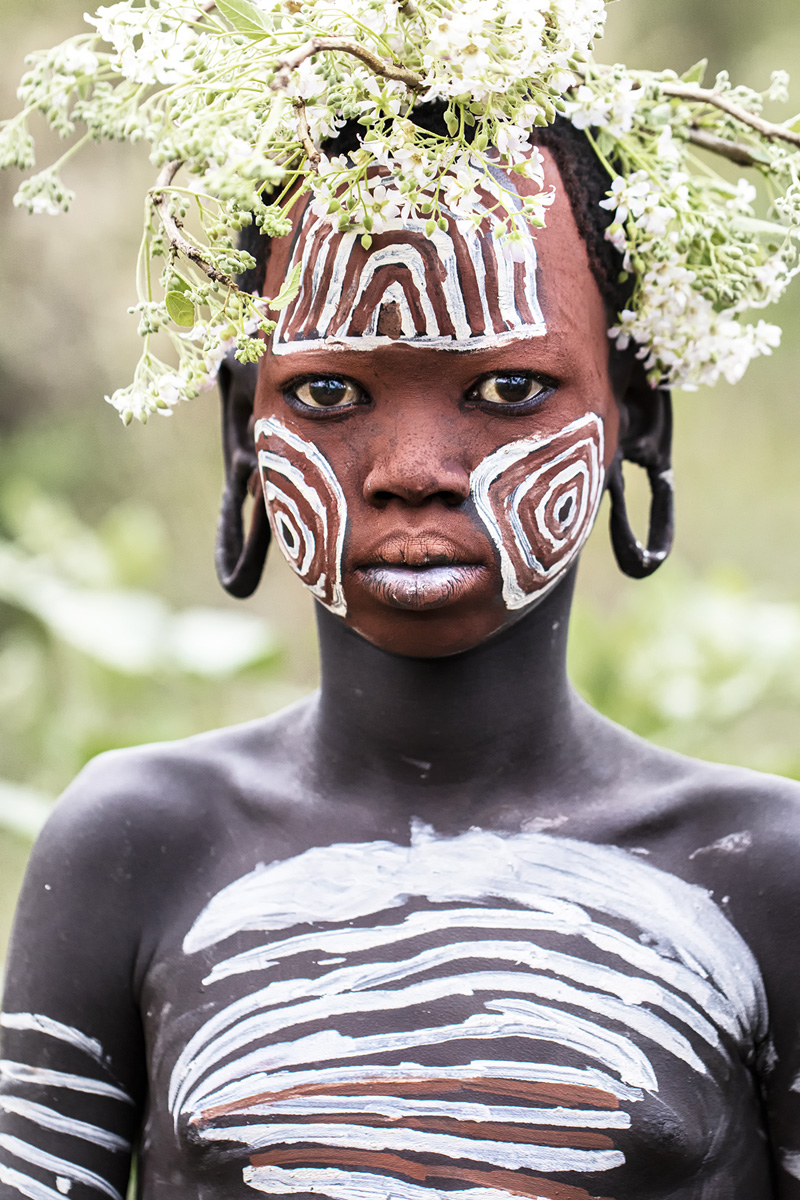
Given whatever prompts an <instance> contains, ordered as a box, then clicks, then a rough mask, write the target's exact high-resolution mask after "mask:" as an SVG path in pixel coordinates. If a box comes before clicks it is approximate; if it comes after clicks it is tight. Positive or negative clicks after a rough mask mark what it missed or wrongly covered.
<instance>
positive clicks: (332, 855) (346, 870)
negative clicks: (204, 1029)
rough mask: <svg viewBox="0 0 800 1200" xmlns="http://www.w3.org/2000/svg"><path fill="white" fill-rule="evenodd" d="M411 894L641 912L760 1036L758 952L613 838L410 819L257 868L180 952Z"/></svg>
mask: <svg viewBox="0 0 800 1200" xmlns="http://www.w3.org/2000/svg"><path fill="white" fill-rule="evenodd" d="M409 896H424V897H426V898H427V899H428V900H429V901H431V902H432V903H438V904H441V903H446V902H451V903H452V902H456V903H459V902H467V901H472V902H473V903H474V902H476V901H477V900H479V899H482V900H489V899H495V898H498V899H505V900H511V901H514V902H515V903H517V904H519V905H520V906H521V907H522V908H523V909H536V908H538V907H540V906H545V905H548V902H551V903H553V904H554V906H555V907H554V908H553V909H551V910H550V911H556V912H558V911H561V912H564V913H565V915H568V916H569V915H571V916H573V919H575V920H577V919H579V918H580V919H581V920H582V922H583V924H584V925H585V926H586V929H587V933H590V932H591V931H592V929H593V928H598V929H599V930H604V931H605V932H606V933H610V932H611V930H610V929H609V927H608V926H603V925H602V924H598V923H596V922H595V920H594V919H593V918H592V916H591V915H590V914H589V913H587V912H585V911H583V910H585V909H587V908H588V909H592V910H595V911H597V912H599V913H603V914H605V915H607V916H611V917H614V918H617V919H621V920H625V921H629V922H630V923H631V924H633V925H634V926H636V927H640V926H639V921H640V919H642V918H643V916H644V915H646V921H647V933H648V935H649V937H650V939H651V940H652V943H653V947H655V946H659V947H662V948H663V949H662V951H661V953H660V954H659V957H660V958H661V959H662V961H663V962H664V964H665V966H666V965H668V964H670V963H671V962H675V963H677V964H681V965H683V966H684V967H686V968H687V970H688V971H690V972H692V973H693V974H695V976H697V977H699V979H700V980H707V981H708V983H709V984H710V986H711V988H713V990H714V991H716V993H717V994H718V996H719V998H720V1002H722V1000H723V998H727V1001H728V1004H729V1005H730V1011H731V1012H732V1014H733V1015H734V1018H735V1021H736V1032H737V1036H742V1034H743V1033H744V1032H745V1031H747V1032H748V1033H752V1032H753V1031H755V1032H756V1033H757V1034H758V1035H759V1037H760V1038H763V1037H764V1036H765V1035H766V1029H767V1017H766V1011H767V1010H766V997H765V995H764V989H763V984H762V982H761V979H760V975H759V973H758V967H757V964H756V962H755V959H754V958H753V956H752V954H751V953H750V951H749V950H748V948H747V946H746V944H745V942H744V941H743V940H742V938H741V937H740V936H739V934H738V933H737V932H736V930H735V929H734V928H733V926H732V925H731V924H730V922H729V921H728V920H727V918H726V917H725V916H724V915H723V914H722V913H721V912H720V910H719V909H718V908H717V907H716V905H715V904H714V903H713V901H712V900H711V898H710V897H709V895H708V892H706V891H705V890H704V889H703V888H700V887H696V886H694V885H690V884H687V883H684V882H683V881H682V880H680V879H678V878H676V877H675V876H673V875H670V874H667V873H666V872H664V871H659V870H657V869H656V868H655V867H651V866H650V865H649V864H648V863H645V862H642V861H640V860H639V859H637V858H636V857H635V856H634V855H631V854H628V853H626V851H624V850H619V849H617V848H616V847H614V846H596V845H593V844H591V843H589V842H579V841H574V840H572V839H567V838H560V837H554V836H553V835H549V834H536V833H531V834H517V835H514V836H510V837H503V836H501V835H499V834H494V833H488V832H486V831H484V830H480V829H476V830H470V831H469V832H468V833H465V834H462V835H461V836H460V837H456V838H441V839H440V838H437V837H435V836H433V835H432V834H431V832H430V830H429V829H427V828H426V827H425V826H423V825H421V824H415V825H414V827H413V830H412V840H411V845H410V846H398V845H395V844H394V843H392V842H373V843H368V844H360V843H356V844H347V843H344V844H340V845H333V846H325V847H315V848H313V849H311V850H307V851H305V853H303V854H300V855H297V857H295V858H291V859H288V860H285V861H283V862H276V863H273V864H271V865H269V866H262V867H257V868H256V869H255V870H254V871H252V872H250V874H248V875H245V876H243V877H242V878H241V879H238V880H236V881H235V882H234V883H232V884H230V885H229V886H228V887H226V888H223V889H222V890H221V891H220V892H218V893H217V895H216V896H214V897H213V899H212V900H211V901H210V902H209V903H208V904H207V905H206V907H205V908H204V909H203V911H202V913H201V914H200V916H199V917H198V919H197V920H196V921H195V923H194V925H193V926H192V928H191V929H190V930H189V932H188V934H187V935H186V937H185V938H184V942H183V949H184V952H185V953H186V954H193V953H195V952H196V951H198V950H202V949H206V948H208V947H209V946H213V945H215V944H217V943H219V942H221V941H224V940H226V939H227V938H229V937H232V936H233V935H234V934H237V933H242V932H245V931H248V930H253V931H258V932H270V931H273V930H276V931H277V930H283V929H288V928H292V927H293V926H297V925H302V924H306V923H308V924H313V923H315V922H320V921H323V922H327V923H333V922H341V923H345V922H348V921H353V920H356V919H358V918H359V917H364V916H367V915H368V914H370V913H380V912H383V911H384V910H386V909H391V908H397V907H399V906H400V905H402V904H404V903H405V902H406V900H407V898H408V897H409ZM561 905H563V908H561V907H560V906H561ZM490 911H493V910H490ZM500 925H502V921H501V922H500ZM338 932H339V934H341V931H338ZM264 952H265V953H269V949H268V947H264ZM656 952H657V953H658V951H656ZM677 986H680V984H677ZM704 1006H705V1004H704ZM723 1007H727V1005H723Z"/></svg>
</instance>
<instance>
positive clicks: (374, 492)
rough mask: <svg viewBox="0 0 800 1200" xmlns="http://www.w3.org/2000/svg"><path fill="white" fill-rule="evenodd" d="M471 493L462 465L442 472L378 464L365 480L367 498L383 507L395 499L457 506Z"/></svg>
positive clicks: (368, 500)
mask: <svg viewBox="0 0 800 1200" xmlns="http://www.w3.org/2000/svg"><path fill="white" fill-rule="evenodd" d="M468 495H469V473H468V472H467V471H465V470H462V469H461V468H442V469H441V470H439V471H421V470H420V469H419V467H417V469H416V470H415V469H410V470H405V471H404V470H401V469H397V470H395V469H387V468H386V467H385V466H382V465H377V466H375V467H374V468H373V469H372V470H371V471H370V472H369V474H368V476H367V478H366V480H365V481H364V498H365V500H367V502H368V503H370V504H374V505H376V506H378V507H381V508H382V507H384V506H385V505H387V504H389V503H390V502H391V501H392V500H402V501H403V503H404V504H410V505H413V506H419V505H421V504H430V503H438V504H445V505H447V506H448V507H450V508H455V507H457V506H458V505H459V504H462V503H463V502H464V500H466V498H467V496H468Z"/></svg>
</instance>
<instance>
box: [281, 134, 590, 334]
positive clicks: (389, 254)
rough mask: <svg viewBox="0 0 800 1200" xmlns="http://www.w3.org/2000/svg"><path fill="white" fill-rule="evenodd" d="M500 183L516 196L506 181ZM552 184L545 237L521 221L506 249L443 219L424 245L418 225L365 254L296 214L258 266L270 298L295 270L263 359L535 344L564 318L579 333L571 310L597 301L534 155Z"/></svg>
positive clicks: (386, 230)
mask: <svg viewBox="0 0 800 1200" xmlns="http://www.w3.org/2000/svg"><path fill="white" fill-rule="evenodd" d="M504 182H506V183H508V185H509V186H511V187H514V188H515V190H516V187H515V185H514V183H512V181H511V180H510V179H509V178H508V177H505V180H504ZM551 184H552V185H555V188H556V199H555V202H554V204H553V205H552V207H551V208H550V209H549V210H548V213H547V228H546V229H544V230H536V231H535V237H534V231H533V230H531V227H530V226H529V225H528V222H527V221H526V220H525V218H524V217H523V216H522V214H521V213H520V215H519V216H518V217H517V219H516V223H517V228H518V230H519V232H520V233H521V235H522V236H521V239H520V240H518V241H516V242H514V243H512V242H508V241H500V240H499V239H498V238H497V237H495V236H494V235H493V233H492V231H491V228H490V225H489V222H488V220H486V219H484V221H483V222H482V224H481V225H480V226H478V227H477V228H476V227H475V224H474V223H473V222H472V221H469V220H467V219H466V218H464V217H458V216H455V215H454V214H451V213H448V214H447V228H446V229H439V228H438V227H437V228H436V229H434V231H433V232H432V233H430V234H428V233H426V222H425V221H424V220H402V219H400V218H399V217H393V218H392V219H389V220H386V221H385V222H384V223H383V225H382V228H381V230H380V232H377V233H375V234H374V236H373V239H372V245H371V246H370V247H369V248H368V249H365V248H364V247H363V246H362V244H361V239H360V237H359V235H357V234H355V233H353V232H345V233H340V232H339V231H338V230H337V229H336V228H335V227H334V226H333V225H332V224H331V223H330V221H328V220H327V219H323V218H320V217H318V216H316V215H315V214H314V213H313V211H312V208H311V205H310V204H309V203H306V204H305V206H304V208H303V210H302V211H301V212H300V213H299V214H298V216H297V217H296V218H295V220H294V227H293V230H292V233H291V234H290V235H289V236H288V237H286V238H283V239H280V241H279V242H278V243H277V244H276V245H275V246H274V247H273V251H272V254H271V256H270V260H269V263H268V268H267V279H266V285H265V294H266V295H274V294H276V293H277V291H278V290H279V289H280V286H281V283H282V282H283V280H285V278H286V277H287V275H288V274H289V272H290V271H291V270H292V269H293V268H294V267H295V266H296V265H299V267H300V291H299V293H298V296H297V297H296V299H295V300H294V301H293V302H292V303H291V304H290V305H289V306H288V307H287V308H286V309H284V310H283V311H282V312H281V313H280V314H279V316H278V325H277V328H276V331H275V333H274V335H273V338H272V353H273V354H275V355H278V356H284V355H286V356H291V355H294V354H297V353H300V352H302V351H304V350H309V351H311V350H316V351H319V350H323V349H330V350H334V351H335V350H351V351H353V350H355V351H358V350H373V349H377V348H379V347H382V346H387V345H392V344H401V345H402V344H410V345H413V346H415V347H419V348H431V349H445V350H454V351H459V350H480V349H483V348H489V349H491V348H494V347H500V346H502V345H503V344H505V343H514V342H517V341H519V340H522V339H524V340H528V339H531V338H543V337H545V336H546V335H547V333H548V330H549V329H553V331H555V330H556V329H557V328H559V327H563V326H564V324H565V317H566V321H567V324H574V323H575V322H577V324H578V325H582V326H584V328H585V321H584V320H583V319H581V314H580V312H579V311H578V310H580V309H583V308H585V307H586V306H587V304H588V305H589V306H591V305H592V303H594V306H595V307H597V306H599V307H600V308H601V309H602V301H601V299H600V296H599V292H598V289H597V286H596V284H595V281H594V278H593V276H592V274H591V271H590V269H589V262H588V256H587V252H586V248H585V245H584V243H583V240H582V239H581V237H580V234H579V233H578V230H577V227H576V225H575V220H574V218H573V216H572V210H571V208H570V204H569V200H568V199H567V197H566V194H565V193H564V188H563V185H562V183H561V180H560V178H559V177H558V172H557V170H556V168H555V165H554V163H553V162H552V159H551V158H550V157H549V156H548V155H547V154H546V153H545V186H546V187H549V186H550V185H551ZM518 186H519V193H518V201H519V204H520V205H521V200H522V197H523V196H524V194H525V192H526V190H528V189H529V188H530V189H531V190H533V187H534V185H531V184H528V183H527V181H525V180H520V181H519V184H518ZM484 214H485V210H484ZM484 214H481V215H484ZM567 296H569V297H570V301H569V303H568V304H565V300H566V298H567ZM570 308H571V309H572V311H571V312H565V309H570ZM602 319H603V321H604V314H603V317H602Z"/></svg>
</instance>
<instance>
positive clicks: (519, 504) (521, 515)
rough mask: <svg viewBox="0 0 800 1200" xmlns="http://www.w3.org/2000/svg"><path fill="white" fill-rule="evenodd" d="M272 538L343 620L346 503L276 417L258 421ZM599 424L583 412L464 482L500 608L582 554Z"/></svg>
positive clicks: (526, 597) (323, 468)
mask: <svg viewBox="0 0 800 1200" xmlns="http://www.w3.org/2000/svg"><path fill="white" fill-rule="evenodd" d="M255 439H256V447H257V449H258V463H259V469H260V472H261V482H262V487H263V491H264V499H265V503H266V507H267V514H268V516H269V521H270V525H271V527H272V532H273V534H274V536H275V540H276V541H277V543H278V545H279V546H280V548H281V551H282V552H283V554H284V557H285V558H286V560H287V562H288V563H289V565H290V566H291V567H292V569H293V570H294V571H295V572H296V573H297V575H298V576H299V577H300V579H301V580H302V581H303V583H304V584H305V585H306V587H308V589H309V590H310V591H311V593H312V595H314V596H315V597H316V598H317V599H318V600H320V601H321V603H323V604H324V605H325V607H326V608H329V609H330V611H331V612H333V613H336V614H337V615H338V616H342V617H343V616H346V614H347V605H346V603H345V598H344V590H343V586H342V559H343V553H344V539H345V532H346V527H347V519H348V517H347V501H346V499H345V495H344V491H343V489H342V486H341V484H340V482H339V480H338V479H337V477H336V474H335V472H334V470H333V467H332V466H331V464H330V463H329V462H328V460H327V459H326V458H325V456H324V455H323V454H322V452H321V451H320V450H319V449H318V448H317V447H316V446H315V445H314V443H313V442H310V441H307V440H306V439H305V438H303V437H300V435H299V434H297V433H294V432H293V431H292V430H290V429H288V428H287V427H286V426H285V425H284V424H283V422H282V421H280V420H279V419H278V418H277V417H267V418H262V419H261V420H259V421H257V422H256V427H255ZM603 445H604V441H603V422H602V420H601V418H600V417H598V416H596V415H595V414H594V413H589V414H588V415H587V416H585V417H581V418H580V419H579V420H577V421H573V422H571V423H570V424H569V425H567V426H565V427H564V428H563V429H562V430H560V431H559V432H558V433H556V434H553V435H551V436H540V437H534V438H523V439H521V440H519V441H514V442H508V443H507V444H506V445H504V446H501V447H500V448H499V449H498V450H495V451H494V452H493V453H492V454H489V455H487V457H486V458H484V459H483V461H482V462H480V463H479V464H478V466H477V467H476V468H475V470H474V471H473V472H472V474H471V476H470V492H471V495H472V499H473V501H474V504H475V508H476V510H477V513H478V515H479V517H480V519H481V520H482V522H483V524H484V525H485V527H486V530H487V532H488V534H489V537H490V538H491V540H492V542H493V543H494V545H495V547H496V548H497V552H498V555H499V558H500V571H501V575H502V580H503V600H504V602H505V604H506V607H507V608H509V609H511V610H514V609H519V608H524V607H525V606H527V605H528V604H531V603H532V602H533V601H535V600H538V599H540V598H541V597H542V596H544V595H545V594H546V593H547V592H548V591H549V590H550V588H552V587H553V586H554V585H555V584H556V583H557V582H558V580H559V579H560V578H561V575H562V574H563V572H564V571H565V570H566V569H567V567H568V566H569V565H570V563H572V562H573V561H574V559H575V558H576V556H577V555H578V554H579V553H580V551H581V549H582V548H583V545H584V543H585V541H586V539H587V537H588V536H589V534H590V532H591V529H592V526H593V524H594V521H595V517H596V516H597V510H598V508H599V506H600V500H601V498H602V493H603V479H604V468H603Z"/></svg>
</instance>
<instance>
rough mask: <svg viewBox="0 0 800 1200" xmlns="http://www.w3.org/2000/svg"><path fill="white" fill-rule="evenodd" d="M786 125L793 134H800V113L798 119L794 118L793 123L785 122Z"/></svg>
mask: <svg viewBox="0 0 800 1200" xmlns="http://www.w3.org/2000/svg"><path fill="white" fill-rule="evenodd" d="M784 124H785V126H786V128H787V129H788V130H789V131H790V132H791V133H800V113H798V114H797V116H796V117H792V119H791V121H785V122H784Z"/></svg>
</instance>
